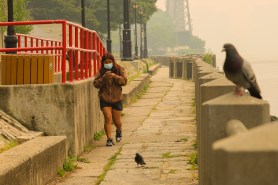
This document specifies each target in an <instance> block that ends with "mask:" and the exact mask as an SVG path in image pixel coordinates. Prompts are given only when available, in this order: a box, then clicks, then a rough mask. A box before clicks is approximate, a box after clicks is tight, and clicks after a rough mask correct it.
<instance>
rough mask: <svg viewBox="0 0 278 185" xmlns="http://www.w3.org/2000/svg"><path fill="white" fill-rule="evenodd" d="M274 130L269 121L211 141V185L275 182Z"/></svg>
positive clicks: (272, 184) (277, 154) (277, 137)
mask: <svg viewBox="0 0 278 185" xmlns="http://www.w3.org/2000/svg"><path fill="white" fill-rule="evenodd" d="M245 123H247V122H245ZM277 133H278V124H277V123H270V124H264V125H262V126H258V127H256V128H253V129H250V130H249V131H247V132H244V133H241V134H238V135H235V136H231V137H228V138H225V139H221V140H218V141H216V142H214V143H213V146H212V148H213V158H214V159H213V165H212V167H213V168H212V185H276V184H277V183H278V176H277V170H278V162H277V159H278V142H277V141H278V135H277Z"/></svg>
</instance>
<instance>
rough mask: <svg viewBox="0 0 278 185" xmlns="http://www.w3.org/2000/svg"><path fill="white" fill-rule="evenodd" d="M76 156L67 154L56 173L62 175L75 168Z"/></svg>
mask: <svg viewBox="0 0 278 185" xmlns="http://www.w3.org/2000/svg"><path fill="white" fill-rule="evenodd" d="M76 161H77V157H74V156H69V157H67V158H66V160H65V162H64V164H63V168H60V169H59V170H58V172H57V174H58V175H59V176H61V177H63V176H64V175H65V174H66V173H67V172H72V171H73V170H75V169H76V168H77V164H76Z"/></svg>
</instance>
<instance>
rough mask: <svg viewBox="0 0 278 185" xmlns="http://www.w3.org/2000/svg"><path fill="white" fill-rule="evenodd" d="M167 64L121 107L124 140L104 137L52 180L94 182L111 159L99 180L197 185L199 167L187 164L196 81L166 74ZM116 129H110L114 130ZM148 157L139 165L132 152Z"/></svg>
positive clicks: (106, 184)
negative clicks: (73, 168) (132, 100)
mask: <svg viewBox="0 0 278 185" xmlns="http://www.w3.org/2000/svg"><path fill="white" fill-rule="evenodd" d="M168 70H169V69H168V67H162V68H161V69H159V71H158V73H157V74H156V75H154V76H152V78H151V83H150V85H149V88H148V90H147V91H146V92H145V93H144V94H143V95H142V96H141V97H140V98H139V99H138V100H137V101H136V102H135V103H133V104H132V105H131V106H129V107H126V108H125V109H124V111H123V113H124V115H123V118H122V121H123V140H122V141H121V142H120V143H115V145H114V146H113V147H106V146H105V143H106V138H103V139H102V140H101V141H100V142H98V143H97V144H96V145H97V146H96V148H94V149H93V150H91V151H90V152H88V153H86V154H84V155H83V156H82V157H85V158H87V159H88V161H89V162H90V163H82V162H79V163H78V167H79V169H77V170H76V171H75V172H74V173H71V174H70V175H69V176H68V177H66V178H63V179H62V180H60V181H56V182H52V183H50V184H51V185H54V184H57V185H92V184H97V182H98V176H100V175H102V174H103V172H104V167H105V166H106V165H107V164H108V163H109V162H110V163H111V162H112V161H113V160H112V159H110V158H111V157H114V158H115V160H114V164H113V165H111V167H110V168H109V169H108V170H107V171H106V172H107V173H106V175H105V177H104V180H103V181H101V183H100V184H101V185H133V184H136V185H154V184H157V185H158V184H159V185H197V184H198V175H197V174H198V172H197V170H192V167H191V165H190V164H188V160H189V156H190V154H192V153H193V152H194V149H193V146H192V145H193V144H194V143H196V124H195V115H194V113H193V111H192V108H193V107H192V104H193V98H194V83H193V82H191V81H185V80H179V79H169V77H168V76H169V75H168V74H169V72H168ZM113 135H114V134H113ZM136 152H138V153H140V154H141V155H142V156H143V157H144V159H145V162H146V165H145V166H144V167H138V168H137V165H136V163H135V161H134V157H135V153H136Z"/></svg>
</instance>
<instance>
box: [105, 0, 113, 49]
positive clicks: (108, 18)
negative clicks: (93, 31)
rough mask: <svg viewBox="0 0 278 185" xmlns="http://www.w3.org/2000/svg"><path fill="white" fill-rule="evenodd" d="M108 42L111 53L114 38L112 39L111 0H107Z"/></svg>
mask: <svg viewBox="0 0 278 185" xmlns="http://www.w3.org/2000/svg"><path fill="white" fill-rule="evenodd" d="M106 43H107V51H108V52H109V53H111V52H112V46H111V43H112V40H111V33H110V2H109V0H107V40H106Z"/></svg>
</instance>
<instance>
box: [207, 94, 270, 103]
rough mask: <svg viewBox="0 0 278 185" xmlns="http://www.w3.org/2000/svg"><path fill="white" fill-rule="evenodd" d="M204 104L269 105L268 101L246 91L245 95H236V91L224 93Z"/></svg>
mask: <svg viewBox="0 0 278 185" xmlns="http://www.w3.org/2000/svg"><path fill="white" fill-rule="evenodd" d="M203 105H226V106H228V105H229V106H236V105H246V106H252V105H256V106H258V105H268V106H269V104H268V103H267V101H265V100H261V99H258V98H254V97H252V96H250V95H248V94H247V93H245V94H244V95H243V96H238V95H235V94H234V92H231V93H228V94H224V95H222V96H219V97H217V98H214V99H212V100H209V101H207V102H205V103H203Z"/></svg>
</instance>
